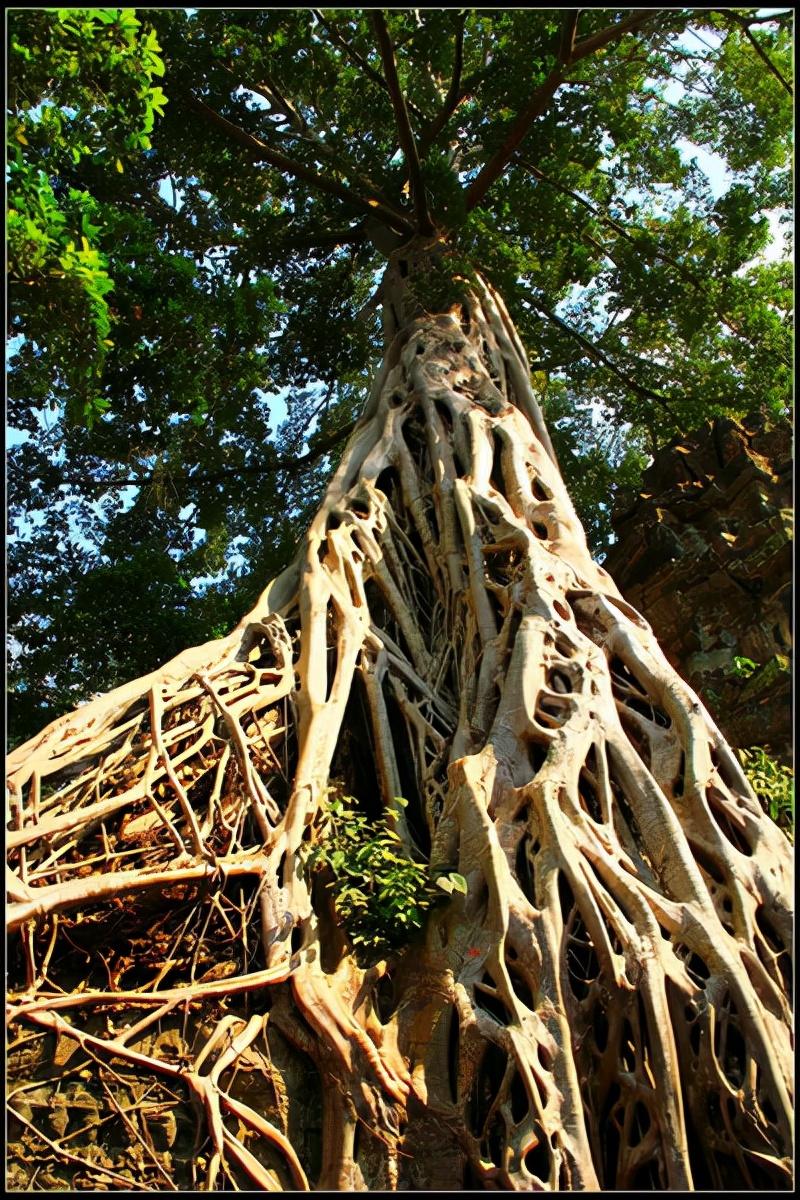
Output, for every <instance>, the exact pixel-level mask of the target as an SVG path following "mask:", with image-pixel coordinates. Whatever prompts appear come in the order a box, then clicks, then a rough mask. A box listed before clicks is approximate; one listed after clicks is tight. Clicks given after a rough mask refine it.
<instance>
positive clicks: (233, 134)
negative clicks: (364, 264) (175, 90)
mask: <svg viewBox="0 0 800 1200" xmlns="http://www.w3.org/2000/svg"><path fill="white" fill-rule="evenodd" d="M184 99H185V102H186V104H187V105H188V107H189V108H191V109H192V110H193V111H194V112H196V113H198V114H199V115H200V116H201V117H202V118H203V119H204V120H205V121H206V122H207V123H208V124H209V125H212V126H213V127H214V128H215V129H217V130H219V131H220V132H221V133H223V134H225V136H226V137H227V138H229V139H230V140H231V141H234V142H237V143H238V145H240V146H242V147H243V148H244V149H245V150H247V151H248V152H249V154H250V155H251V156H252V157H253V158H254V159H255V160H256V161H260V162H266V163H269V165H270V166H272V167H275V168H277V170H279V171H285V172H286V173H287V174H289V175H293V176H294V177H295V178H296V179H301V180H303V182H304V183H308V184H310V186H311V187H313V188H316V189H317V190H318V191H321V192H326V193H327V194H328V195H330V196H337V197H338V198H339V199H340V200H344V201H346V202H347V203H348V204H352V205H354V206H355V207H356V208H360V209H362V210H363V211H364V212H368V213H371V214H372V215H373V216H374V217H376V218H378V220H380V221H382V222H383V223H384V224H385V225H388V226H389V227H390V228H391V229H397V230H401V231H403V232H405V233H409V234H411V233H413V232H414V227H413V225H412V224H411V222H410V221H409V219H408V217H407V216H406V214H404V213H402V212H400V211H399V209H396V208H394V207H393V206H392V205H390V204H389V203H388V202H387V201H386V200H383V199H377V198H370V197H366V196H362V195H361V194H360V193H359V192H355V191H353V189H352V188H349V187H347V186H345V184H343V183H339V181H338V180H336V179H332V178H330V176H327V175H321V174H320V173H319V172H318V171H315V170H314V168H313V167H307V166H306V165H305V163H301V162H298V161H297V160H296V159H293V158H288V157H287V156H286V155H285V154H281V153H280V151H278V150H275V149H273V148H272V147H271V146H268V145H267V144H266V142H262V141H261V139H260V138H257V137H255V136H254V135H253V134H252V133H248V132H247V130H245V129H242V128H241V127H240V126H239V125H234V123H233V122H232V121H229V120H228V119H227V117H223V116H222V115H221V114H220V113H218V112H216V111H215V110H214V109H213V108H210V107H209V105H208V104H206V103H205V102H204V101H203V100H200V99H198V97H197V96H195V95H193V94H192V93H191V92H187V93H185V94H184Z"/></svg>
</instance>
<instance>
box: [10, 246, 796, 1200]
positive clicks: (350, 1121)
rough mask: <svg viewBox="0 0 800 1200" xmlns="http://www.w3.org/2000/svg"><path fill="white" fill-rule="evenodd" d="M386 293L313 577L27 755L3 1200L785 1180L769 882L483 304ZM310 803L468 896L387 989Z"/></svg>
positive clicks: (437, 919)
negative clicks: (357, 931) (426, 866)
mask: <svg viewBox="0 0 800 1200" xmlns="http://www.w3.org/2000/svg"><path fill="white" fill-rule="evenodd" d="M410 274H411V276H412V277H413V271H412V272H410ZM408 277H409V263H408V261H407V260H404V264H403V265H401V264H396V265H395V267H394V268H393V269H392V270H391V271H390V273H389V275H388V276H387V280H386V282H385V285H384V295H385V300H386V305H387V312H388V313H389V314H390V316H389V333H390V342H391V344H390V346H389V349H388V351H387V356H386V359H385V361H384V366H383V370H382V372H381V375H380V376H379V379H378V380H377V382H376V386H375V388H374V390H373V396H372V400H371V402H370V406H369V407H368V411H367V413H366V414H365V416H364V418H363V419H362V421H361V422H360V424H359V426H358V428H357V430H356V432H355V433H354V435H353V437H352V439H351V441H350V444H349V446H348V450H347V451H346V453H345V456H344V459H343V462H342V464H341V466H340V468H339V470H338V472H337V474H336V476H335V478H334V480H333V482H332V483H331V486H330V488H329V490H328V493H327V496H326V498H325V501H324V503H323V505H322V507H321V509H320V512H319V514H318V516H317V518H316V519H315V521H314V523H313V525H312V527H311V529H310V530H309V533H308V535H307V538H306V541H305V546H304V551H303V555H302V556H301V559H300V560H299V563H298V565H297V566H296V567H295V568H294V569H293V570H290V571H289V572H287V574H286V575H285V576H283V577H281V578H280V579H279V580H278V581H276V583H275V584H274V585H272V587H271V588H270V589H268V590H267V592H266V593H265V594H264V596H262V598H261V600H260V601H259V603H258V605H257V606H256V607H255V609H254V610H253V612H252V613H250V614H249V615H248V617H247V618H245V620H244V621H243V622H242V623H241V625H240V626H239V627H238V628H237V630H235V631H234V632H233V633H232V634H231V635H230V636H229V637H228V638H225V639H223V640H222V641H220V642H216V643H211V644H209V645H207V646H204V647H199V648H196V649H195V650H192V651H189V652H187V653H186V654H185V655H182V656H181V657H180V658H179V659H176V660H175V661H174V662H173V663H171V664H169V665H168V667H166V668H165V669H164V670H163V671H161V672H157V673H154V674H153V675H152V676H149V677H147V678H146V679H144V680H139V681H136V682H135V683H133V684H130V685H128V686H127V687H126V688H123V689H119V690H118V691H117V692H114V693H111V694H110V695H109V696H108V697H106V698H104V699H102V700H99V701H95V702H93V703H92V704H90V705H87V706H86V707H85V708H83V709H80V710H78V711H77V712H76V713H74V714H72V715H71V716H70V717H67V718H63V719H62V720H60V721H58V722H56V723H55V724H54V725H52V726H50V727H49V728H48V730H46V731H45V732H44V733H43V734H42V735H41V737H40V738H38V739H36V740H34V741H33V742H31V743H28V745H27V746H25V747H23V748H22V749H21V750H20V751H17V752H16V753H15V755H14V756H12V757H13V761H12V772H11V790H10V803H11V809H10V834H9V839H8V843H9V854H10V866H11V871H12V873H11V882H10V884H9V892H10V896H11V904H10V907H9V917H10V923H11V927H12V929H13V930H14V931H15V940H14V948H13V953H12V966H13V971H14V988H15V990H14V992H13V993H12V1004H11V1021H12V1031H13V1032H12V1039H11V1056H10V1066H11V1092H12V1096H11V1104H12V1124H11V1134H12V1143H13V1144H12V1164H13V1165H12V1186H21V1187H32V1188H34V1189H39V1188H43V1189H52V1188H58V1187H63V1186H65V1184H66V1185H67V1186H99V1187H102V1188H110V1187H112V1188H129V1187H130V1186H131V1185H132V1184H133V1185H134V1186H136V1187H145V1188H151V1189H159V1188H168V1187H169V1186H171V1185H175V1186H178V1187H188V1188H204V1189H205V1188H210V1189H218V1190H219V1189H226V1188H230V1187H243V1186H244V1187H247V1186H252V1185H253V1184H255V1185H256V1186H257V1187H260V1188H264V1189H266V1190H285V1189H287V1188H288V1189H295V1188H305V1187H308V1186H318V1187H328V1188H334V1189H336V1188H339V1189H350V1188H355V1189H362V1188H367V1187H369V1188H395V1187H397V1186H402V1187H411V1188H415V1187H433V1188H444V1189H448V1188H453V1187H455V1188H458V1187H462V1186H463V1187H478V1188H482V1187H488V1188H495V1187H501V1188H511V1189H522V1190H530V1189H535V1188H541V1187H544V1188H549V1189H557V1188H561V1189H564V1188H567V1189H570V1188H571V1189H580V1188H587V1187H588V1188H594V1187H596V1186H598V1184H599V1185H600V1186H602V1187H607V1188H641V1187H654V1188H659V1187H671V1188H685V1187H691V1186H696V1187H723V1186H734V1187H751V1188H759V1187H763V1188H773V1187H785V1186H787V1184H788V1182H789V1154H790V1145H791V1141H790V1131H789V1114H790V1111H791V1108H790V1099H789V1095H788V1090H789V1086H790V1066H789V1064H790V1061H791V1055H790V1040H789V1037H790V1035H789V1029H790V1023H791V1014H790V1003H789V997H788V991H789V986H790V983H791V965H790V963H789V947H790V944H791V939H790V935H791V919H790V914H789V902H788V896H789V895H790V889H789V880H790V855H789V852H788V845H787V843H786V841H785V839H784V838H783V837H782V835H781V834H780V832H779V831H778V830H777V829H776V828H775V827H774V826H773V825H772V823H771V822H770V821H769V819H768V818H766V817H765V816H764V815H763V813H762V812H761V809H760V808H759V805H758V803H757V802H756V801H755V799H754V797H753V795H752V793H751V792H750V790H749V787H748V785H747V783H746V781H745V779H744V777H743V776H742V773H741V771H740V769H739V767H738V764H737V762H736V760H735V758H734V757H733V755H732V754H731V752H730V751H729V749H728V748H727V747H726V745H725V744H724V742H723V741H722V739H721V737H720V735H719V734H718V732H717V730H716V729H715V727H714V725H713V723H712V722H711V720H710V718H709V716H708V714H707V713H706V712H705V710H704V709H703V708H702V706H701V705H700V703H699V702H698V700H697V698H696V697H695V696H694V695H693V694H692V693H691V692H690V691H689V689H688V688H687V687H686V686H685V685H684V684H683V683H682V682H681V681H680V680H679V679H678V678H677V676H676V675H675V673H674V672H673V671H672V670H671V668H670V667H669V666H668V664H667V662H666V660H665V659H664V657H663V655H662V654H661V652H660V651H659V649H658V647H657V646H656V644H655V642H654V639H653V637H652V634H651V632H650V630H649V627H648V626H647V625H646V623H645V622H644V621H643V620H642V619H641V618H640V617H639V616H638V614H637V613H636V612H634V611H633V610H632V609H631V608H630V607H629V606H628V605H627V604H625V602H624V601H623V600H622V599H621V598H620V596H619V594H618V592H617V591H616V589H615V587H614V585H613V583H612V582H611V580H610V579H609V578H608V576H607V575H606V574H605V572H604V571H603V570H602V568H600V567H598V566H597V565H596V564H595V563H593V562H592V560H591V557H590V555H589V553H588V551H587V549H586V545H585V541H584V538H583V535H582V532H581V530H580V526H579V524H578V522H577V518H576V517H575V514H574V511H573V509H572V507H571V504H570V502H569V499H568V497H567V495H566V492H565V489H564V486H563V483H562V481H561V478H560V475H559V473H558V470H557V468H556V466H555V464H554V461H553V457H552V454H551V451H550V449H549V441H548V439H547V435H546V431H545V430H544V426H543V424H542V422H541V417H540V415H539V412H538V408H537V406H536V401H535V397H534V396H533V394H532V392H531V389H530V385H529V379H528V370H527V364H526V361H525V357H524V353H523V352H522V349H521V347H520V345H519V342H518V340H517V338H516V334H515V333H514V331H513V327H512V326H511V323H510V321H509V319H508V317H507V315H506V313H505V311H504V309H503V307H502V304H501V302H500V301H499V300H498V298H497V297H496V296H495V295H494V294H493V293H492V292H491V291H490V289H488V288H486V287H485V286H484V285H482V284H479V285H477V287H476V291H475V292H474V293H472V294H471V296H470V298H469V300H468V301H465V303H464V304H463V305H461V306H456V307H454V309H453V311H452V312H450V313H447V314H445V315H442V316H438V317H429V316H426V315H424V314H419V313H417V314H416V315H415V314H414V313H413V312H410V311H409V297H408V294H407V292H406V291H405V286H406V285H405V284H404V282H403V280H406V279H407V278H408ZM332 784H335V785H336V786H337V787H339V788H341V789H343V790H344V791H346V792H347V793H348V794H351V795H353V796H355V797H356V799H357V800H358V801H359V803H360V805H361V806H362V807H363V808H364V809H365V810H366V811H367V812H368V813H370V814H373V815H374V816H376V817H377V816H378V815H379V814H381V813H383V812H386V811H388V812H390V813H391V814H392V819H393V821H394V824H395V828H397V830H398V831H399V832H400V834H401V836H402V837H403V838H404V839H405V841H406V842H407V845H408V846H409V848H410V847H412V846H415V847H416V848H417V852H419V851H421V852H422V853H424V855H425V856H426V858H428V860H429V861H430V863H431V867H432V868H448V869H457V870H458V871H460V872H461V873H462V874H463V875H464V876H465V877H466V879H467V881H468V893H467V895H466V896H465V897H455V898H453V899H452V900H450V901H449V902H448V903H447V904H445V905H443V906H440V907H438V908H437V909H435V910H434V911H433V912H432V914H431V915H430V917H429V919H428V923H427V926H426V929H425V933H424V936H423V937H421V938H419V939H417V940H416V942H415V943H414V944H413V945H412V946H411V947H409V949H408V951H407V952H404V953H399V954H398V955H396V956H393V957H392V958H390V959H386V960H383V961H380V962H377V963H373V964H372V965H371V966H365V965H359V964H358V963H357V962H356V960H355V959H354V957H353V955H352V954H350V953H348V946H347V942H346V936H345V931H343V930H342V929H341V928H339V927H338V926H337V924H336V921H335V912H334V911H333V910H332V907H331V903H330V898H329V894H327V893H326V892H325V889H324V888H323V887H322V886H321V884H320V882H319V881H317V882H316V883H315V882H314V881H313V879H311V878H310V877H309V876H308V874H307V872H306V871H304V869H303V865H302V863H303V849H304V846H305V845H306V844H307V843H308V842H309V840H310V839H312V838H313V836H314V831H315V829H316V827H317V825H316V818H317V814H318V812H319V809H320V806H321V804H322V803H323V802H324V800H325V797H326V794H327V789H328V787H329V786H331V785H332ZM396 796H404V797H405V798H406V799H407V800H408V802H409V803H408V807H407V808H406V809H401V808H399V807H398V806H396V805H394V803H393V800H394V797H396ZM101 1130H102V1131H103V1132H102V1134H101V1133H100V1131H101ZM34 1163H35V1164H36V1165H35V1166H34V1165H33V1164H34Z"/></svg>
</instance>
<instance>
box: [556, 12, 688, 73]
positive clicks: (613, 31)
mask: <svg viewBox="0 0 800 1200" xmlns="http://www.w3.org/2000/svg"><path fill="white" fill-rule="evenodd" d="M666 11H667V10H666V9H664V8H636V9H634V10H633V12H631V13H629V14H628V16H627V17H623V18H622V20H621V21H618V22H617V23H616V25H608V26H607V27H606V28H605V29H601V30H599V32H598V33H593V34H592V35H591V37H588V38H584V39H583V41H582V42H578V44H577V45H576V46H575V47H574V49H573V51H572V58H571V59H570V63H576V62H580V61H581V59H583V58H587V57H588V56H589V55H590V54H596V53H597V51H598V50H603V49H605V47H606V46H608V45H609V44H610V43H611V42H615V41H617V40H618V39H619V38H621V37H622V36H623V35H624V34H626V33H632V32H633V31H634V30H636V29H640V28H641V26H642V25H645V24H646V23H647V22H648V21H651V20H654V19H655V18H656V17H660V16H661V15H662V13H664V12H666Z"/></svg>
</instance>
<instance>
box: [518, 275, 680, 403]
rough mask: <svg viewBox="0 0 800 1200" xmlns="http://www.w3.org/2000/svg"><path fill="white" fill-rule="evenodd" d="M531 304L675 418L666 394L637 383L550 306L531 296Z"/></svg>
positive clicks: (637, 391)
mask: <svg viewBox="0 0 800 1200" xmlns="http://www.w3.org/2000/svg"><path fill="white" fill-rule="evenodd" d="M531 304H532V305H533V306H534V308H535V309H537V311H538V312H540V313H541V314H542V316H543V317H545V318H546V319H547V320H548V321H550V322H551V323H552V324H553V325H555V326H556V327H557V328H558V329H561V330H562V331H563V332H564V333H566V334H567V335H568V336H569V337H571V338H572V339H573V340H574V341H576V342H577V343H578V345H579V346H581V347H582V348H583V349H584V350H585V351H586V353H587V354H588V355H589V357H590V358H593V359H594V360H595V362H599V363H601V364H602V365H603V366H604V367H606V369H607V370H609V371H610V372H611V374H612V375H615V376H616V378H617V379H619V381H620V382H621V383H624V384H625V386H626V387H627V388H629V389H630V390H631V391H632V392H634V393H635V395H637V396H639V397H641V399H642V400H656V401H657V402H658V403H659V404H661V405H662V406H663V407H664V408H665V409H666V410H667V412H668V413H669V414H670V416H672V417H673V420H674V414H673V413H672V410H671V408H670V403H669V400H668V398H667V397H666V396H662V395H661V393H660V392H654V391H652V390H651V389H650V388H648V387H643V386H642V384H641V383H637V382H636V380H635V379H631V378H630V376H629V375H626V374H625V372H624V371H622V370H621V369H620V368H619V367H618V366H617V365H616V363H614V362H612V360H611V359H610V358H609V357H608V355H607V354H605V353H604V352H603V351H602V350H601V349H600V348H599V347H598V346H596V345H595V343H594V342H590V341H589V339H588V338H585V337H584V336H583V334H582V333H579V332H578V330H577V329H574V328H573V326H572V325H569V324H568V323H567V322H566V321H564V320H562V318H561V317H559V316H557V315H556V313H554V312H551V310H550V309H549V308H545V307H544V305H543V304H540V303H539V301H538V300H536V299H534V298H531Z"/></svg>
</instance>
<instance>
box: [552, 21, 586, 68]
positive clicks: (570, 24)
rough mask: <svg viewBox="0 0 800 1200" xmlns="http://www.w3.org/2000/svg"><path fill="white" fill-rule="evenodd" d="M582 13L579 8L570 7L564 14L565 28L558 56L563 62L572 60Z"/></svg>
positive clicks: (562, 32)
mask: <svg viewBox="0 0 800 1200" xmlns="http://www.w3.org/2000/svg"><path fill="white" fill-rule="evenodd" d="M580 15H581V10H580V9H579V8H573V9H570V10H569V11H568V12H566V13H565V14H564V28H563V29H562V31H561V49H560V50H559V52H558V57H559V58H560V60H561V62H564V63H570V62H572V56H573V54H574V53H575V37H576V35H577V33H578V17H579V16H580Z"/></svg>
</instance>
